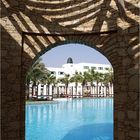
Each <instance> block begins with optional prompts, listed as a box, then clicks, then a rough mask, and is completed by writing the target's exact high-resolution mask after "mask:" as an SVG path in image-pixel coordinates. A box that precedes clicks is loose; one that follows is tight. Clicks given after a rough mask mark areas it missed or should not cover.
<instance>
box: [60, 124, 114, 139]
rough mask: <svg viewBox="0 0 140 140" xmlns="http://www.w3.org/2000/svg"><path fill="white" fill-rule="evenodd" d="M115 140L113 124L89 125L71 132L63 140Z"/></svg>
mask: <svg viewBox="0 0 140 140" xmlns="http://www.w3.org/2000/svg"><path fill="white" fill-rule="evenodd" d="M78 139H79V140H113V124H112V123H101V124H89V125H83V126H80V127H77V128H74V129H72V130H70V131H69V132H68V133H67V134H66V135H65V136H64V137H63V138H62V140H78Z"/></svg>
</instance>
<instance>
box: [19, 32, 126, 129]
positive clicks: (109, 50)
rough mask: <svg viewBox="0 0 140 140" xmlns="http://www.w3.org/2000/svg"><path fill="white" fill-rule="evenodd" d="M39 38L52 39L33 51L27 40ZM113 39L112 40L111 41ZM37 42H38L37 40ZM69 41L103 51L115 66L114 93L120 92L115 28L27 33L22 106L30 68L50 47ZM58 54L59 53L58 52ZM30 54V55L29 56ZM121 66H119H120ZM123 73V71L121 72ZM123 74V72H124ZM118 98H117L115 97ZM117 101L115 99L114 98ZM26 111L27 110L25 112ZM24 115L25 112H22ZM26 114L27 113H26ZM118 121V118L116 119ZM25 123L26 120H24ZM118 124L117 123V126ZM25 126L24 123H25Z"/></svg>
mask: <svg viewBox="0 0 140 140" xmlns="http://www.w3.org/2000/svg"><path fill="white" fill-rule="evenodd" d="M35 37H36V38H38V39H39V40H41V42H42V43H43V41H44V40H45V38H50V41H52V43H51V42H49V43H48V44H46V42H45V41H44V44H43V45H42V46H38V45H37V44H33V45H36V46H33V47H34V48H36V50H39V51H38V52H37V53H33V52H31V49H30V47H31V46H29V45H28V44H27V43H26V42H27V40H28V41H29V39H32V38H35ZM53 37H55V39H56V38H58V41H55V42H54V38H53ZM110 40H112V41H110ZM36 43H37V42H36ZM67 43H82V44H85V45H88V46H89V47H91V48H93V49H96V50H97V51H99V52H101V53H102V54H103V55H104V56H105V57H106V58H107V59H108V60H109V61H110V62H111V64H112V66H113V68H114V72H115V74H114V76H115V83H114V93H115V94H118V93H119V91H118V90H117V89H120V87H119V85H118V84H117V81H118V78H119V77H117V75H118V72H119V71H121V67H122V66H121V65H120V64H121V59H118V58H117V46H119V45H118V42H117V31H116V30H114V31H112V32H102V33H101V34H86V35H85V34H78V35H76V34H72V35H57V34H55V35H45V34H44V35H42V34H29V33H28V34H26V33H25V36H24V38H23V54H22V57H23V58H22V81H23V82H22V84H21V86H22V89H23V90H22V94H21V96H22V104H21V107H20V108H23V109H24V108H25V100H23V98H24V97H25V92H24V91H25V90H24V87H23V86H24V85H25V82H24V81H25V77H26V72H27V71H28V68H29V67H30V66H31V65H32V64H33V63H34V61H35V60H36V59H38V58H39V57H40V56H41V55H43V54H44V53H46V52H47V51H49V50H50V49H52V48H54V47H57V46H58V45H61V44H67ZM56 55H57V54H56ZM27 56H28V57H27ZM29 56H30V57H29ZM118 66H119V67H118ZM120 74H121V73H120ZM122 74H123V73H122ZM115 99H116V98H115ZM114 101H115V100H114ZM115 106H117V101H115ZM118 111H119V110H114V113H115V115H116V116H117V112H118ZM23 113H25V112H23ZM22 116H23V114H22ZM22 116H21V117H22ZM24 116H25V115H24ZM114 122H116V120H114ZM22 123H24V122H22ZM116 125H117V124H115V126H116ZM23 126H24V124H23Z"/></svg>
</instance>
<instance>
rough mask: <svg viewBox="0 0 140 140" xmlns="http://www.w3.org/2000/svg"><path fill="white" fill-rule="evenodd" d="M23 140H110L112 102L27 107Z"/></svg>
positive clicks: (72, 102) (91, 100)
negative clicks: (24, 138)
mask: <svg viewBox="0 0 140 140" xmlns="http://www.w3.org/2000/svg"><path fill="white" fill-rule="evenodd" d="M26 140H113V99H74V100H68V101H67V100H65V101H58V102H57V103H49V104H48V103H46V104H34V105H26Z"/></svg>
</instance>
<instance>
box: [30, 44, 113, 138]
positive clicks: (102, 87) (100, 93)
mask: <svg viewBox="0 0 140 140" xmlns="http://www.w3.org/2000/svg"><path fill="white" fill-rule="evenodd" d="M77 44H79V43H76V45H77ZM63 45H64V44H63ZM67 45H69V43H67ZM84 46H85V45H84ZM87 47H89V46H86V48H87ZM53 48H60V46H59V45H57V46H55V47H53ZM67 49H68V48H67ZM92 49H93V48H92ZM45 50H47V51H46V52H45V51H43V52H41V53H40V54H42V55H43V54H45V53H47V52H48V48H47V49H45ZM49 51H50V49H49ZM52 51H53V49H52ZM50 52H51V51H50ZM68 57H69V56H68ZM37 58H38V56H37V57H36V58H35V59H34V61H35V60H36V59H37ZM72 58H73V57H72ZM72 58H71V59H72ZM65 61H66V60H65ZM72 62H74V60H70V63H67V64H65V65H66V68H67V66H68V65H69V66H70V65H71V66H72V67H73V63H72ZM34 63H35V62H34ZM87 64H88V63H87ZM87 64H86V65H87ZM94 66H95V65H94ZM90 67H93V66H92V65H90ZM83 68H84V66H83ZM94 68H95V67H94ZM98 68H99V66H98ZM100 68H101V67H100ZM47 69H48V70H49V72H54V69H51V68H47ZM68 69H69V68H68ZM89 69H90V68H89ZM95 71H96V70H95ZM97 71H98V70H97ZM55 72H56V71H55ZM99 73H100V72H99ZM53 74H54V73H53ZM65 74H69V73H65ZM63 75H64V73H63ZM73 84H74V82H73ZM46 85H47V84H46ZM38 86H39V88H40V89H41V88H42V87H43V88H42V89H43V91H44V86H42V85H41V84H40V85H38ZM41 86H42V87H41ZM55 86H56V85H55ZM55 86H51V90H50V89H49V90H50V91H49V90H48V89H47V88H46V87H45V92H46V91H47V92H48V93H49V92H52V93H53V94H51V95H47V94H45V96H44V95H43V94H42V93H41V90H40V89H39V88H36V89H37V90H38V89H39V92H40V93H39V95H37V98H38V97H39V98H38V100H42V99H43V100H47V99H48V100H52V99H56V98H60V97H61V98H66V99H67V98H72V99H75V98H78V99H79V98H83V97H90V98H106V97H113V88H112V91H111V92H112V94H107V92H109V91H107V90H108V89H107V88H106V89H105V84H104V85H101V84H100V86H99V87H98V88H97V87H96V86H95V85H94V90H93V89H92V92H94V93H92V94H91V89H90V88H88V86H91V85H88V84H87V87H86V91H89V92H90V94H88V92H87V93H86V94H85V95H84V94H83V93H82V94H79V93H78V91H77V93H76V94H75V93H74V90H73V93H70V89H66V85H63V86H62V85H61V90H60V89H59V88H58V90H57V89H56V87H55ZM58 87H59V86H58ZM92 88H93V87H92ZM71 89H73V88H71ZM89 89H90V90H89ZM95 89H96V91H95ZM56 91H57V92H58V91H59V92H60V91H61V92H67V91H68V93H69V94H68V93H63V94H61V93H59V94H58V93H56V94H54V92H56ZM75 91H76V90H75ZM81 91H82V90H81ZM104 91H106V93H103V92H104ZM95 92H98V93H97V94H96V93H95ZM49 94H50V93H49ZM42 95H43V96H42ZM41 96H42V98H40V97H41ZM68 96H69V97H68ZM34 97H35V96H34ZM102 102H104V104H107V103H108V102H107V101H102ZM98 103H99V104H100V105H103V103H101V102H98ZM74 104H75V103H74ZM109 104H110V105H111V106H112V107H113V102H112V101H109ZM58 108H59V107H58ZM39 110H40V109H39ZM28 111H29V108H28ZM112 114H113V111H112ZM108 126H110V128H109V130H110V132H111V133H112V135H111V137H112V138H113V125H110V124H109V125H108ZM89 127H90V128H92V126H89ZM81 128H82V129H83V127H81ZM84 128H85V129H87V126H85V127H84ZM98 129H100V128H98ZM82 136H83V135H82ZM99 136H100V135H98V137H99ZM65 137H68V136H67V135H66V136H65ZM65 137H64V138H65ZM91 137H93V135H91ZM100 137H103V138H104V137H107V136H104V135H103V136H100Z"/></svg>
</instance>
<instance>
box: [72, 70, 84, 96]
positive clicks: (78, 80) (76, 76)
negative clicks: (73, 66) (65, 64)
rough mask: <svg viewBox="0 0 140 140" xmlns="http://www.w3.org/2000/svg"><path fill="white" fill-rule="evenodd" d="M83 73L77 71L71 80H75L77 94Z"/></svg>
mask: <svg viewBox="0 0 140 140" xmlns="http://www.w3.org/2000/svg"><path fill="white" fill-rule="evenodd" d="M81 78H82V75H81V74H80V73H78V72H75V74H74V75H73V76H72V77H71V80H70V81H71V82H75V88H76V95H77V91H78V83H79V82H80V81H81Z"/></svg>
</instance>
